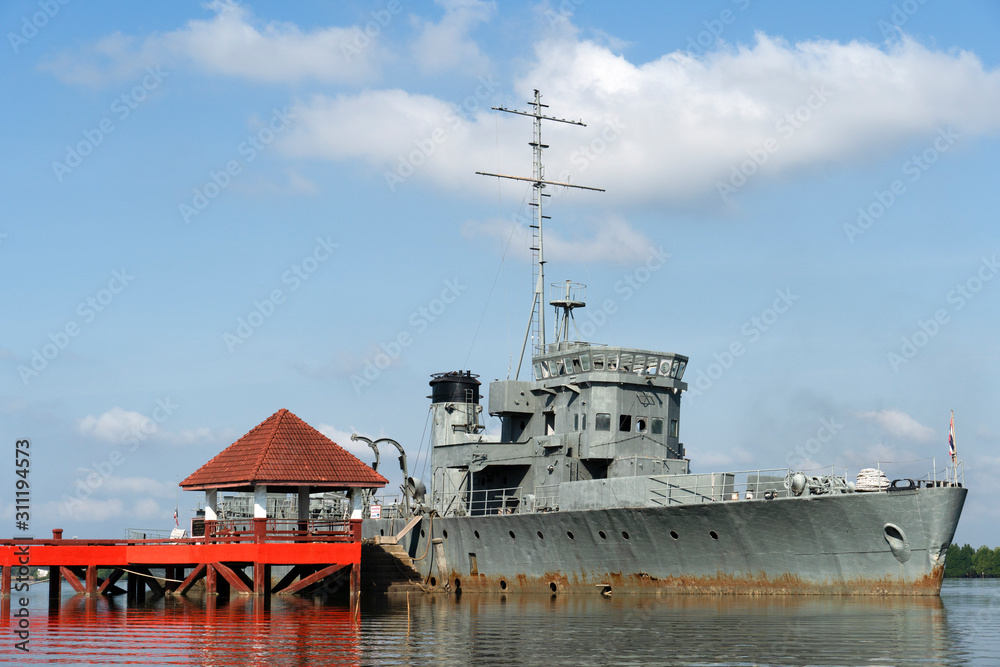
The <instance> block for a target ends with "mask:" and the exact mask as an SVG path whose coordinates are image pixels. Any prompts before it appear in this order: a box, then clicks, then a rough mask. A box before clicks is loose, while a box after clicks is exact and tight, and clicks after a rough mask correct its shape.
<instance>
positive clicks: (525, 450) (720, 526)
mask: <svg viewBox="0 0 1000 667" xmlns="http://www.w3.org/2000/svg"><path fill="white" fill-rule="evenodd" d="M545 106H546V105H543V104H541V98H540V95H539V93H538V91H535V98H534V101H533V104H532V110H531V111H516V110H511V109H506V108H503V107H498V108H497V109H498V110H499V111H505V112H511V113H517V114H521V115H524V116H530V117H532V118H533V119H534V136H533V140H532V142H531V143H530V145H531V146H532V148H533V152H534V166H533V171H534V173H533V175H532V177H531V178H519V177H516V176H504V175H501V174H484V175H486V176H496V177H501V178H513V179H516V180H522V181H527V182H529V183H531V184H532V186H533V200H532V206H533V207H534V216H533V224H532V230H533V232H534V236H533V240H534V241H535V242H534V243H533V244H532V250H533V251H534V261H533V264H532V266H533V272H534V278H535V282H534V284H535V291H534V295H533V303H532V309H531V316H530V318H529V323H528V327H527V331H526V333H525V339H524V340H525V343H524V346H522V350H521V358H522V360H523V359H524V354H525V348H526V347H527V346H528V342H529V339H530V340H531V343H532V348H533V354H532V355H531V363H530V370H531V374H532V379H530V380H521V379H519V377H520V371H521V365H522V364H521V362H519V363H518V367H517V372H516V374H515V375H514V377H513V379H509V378H508V379H505V380H498V381H495V382H492V383H490V385H489V393H488V397H487V409H488V412H489V414H490V415H493V416H494V417H497V418H498V419H499V422H500V432H499V434H487V433H486V428H485V426H484V418H483V414H482V413H483V405H482V398H483V397H482V395H481V387H482V385H481V383H480V381H479V379H478V376H477V375H475V374H474V373H472V372H471V371H468V370H461V371H453V372H446V373H437V374H434V375H433V376H432V378H431V380H430V387H431V395H430V397H429V398H430V401H431V406H430V411H431V415H430V420H431V424H432V426H431V429H430V441H429V445H430V450H431V454H430V471H431V478H430V480H429V489H428V488H427V486H426V485H425V484H424V483H423V482H422V481H420V480H418V479H415V478H413V477H410V476H408V475H406V470H405V468H406V466H405V453H403V450H402V448H401V447H400V453H401V459H400V460H401V462H402V463H403V468H404V477H405V483H404V484H403V485H402V487H401V492H402V494H401V496H397V497H395V498H389V499H386V498H381V499H379V498H365V499H364V501H363V505H364V510H363V512H364V516H365V520H364V522H363V536H364V537H365V538H366V539H367V541H368V542H369V544H371V545H374V546H377V547H382V548H385V549H392V550H393V551H394V552H395V553H396V554H397V557H398V559H399V560H400V561H405V563H403V562H401V563H400V567H399V570H400V572H403V571H404V570H408V569H409V568H411V567H412V568H413V570H412V572H413V574H412V577H411V578H413V579H416V578H417V576H419V579H420V581H421V584H422V586H424V587H425V588H430V589H437V590H450V591H469V592H495V593H505V592H506V593H509V592H542V593H548V594H551V593H564V592H592V593H603V594H611V593H616V592H625V593H629V592H647V591H656V592H665V591H673V592H690V593H711V594H718V593H745V594H835V595H839V594H844V595H937V594H938V593H939V592H940V587H941V580H942V577H943V574H944V559H945V553H946V551H947V549H948V546H949V545H950V544H951V541H952V538H953V536H954V534H955V529H956V526H957V524H958V520H959V516H960V514H961V511H962V507H963V504H964V502H965V498H966V494H967V489H966V488H965V486H964V478H963V477H962V476H960V472H959V464H958V462H956V461H955V460H954V459H953V460H952V467H951V468H949V469H948V470H947V471H942V473H941V474H940V477H939V476H938V472H937V471H934V472H931V473H929V474H928V475H926V476H925V477H923V478H921V479H900V480H892V481H890V480H889V479H888V477H887V476H886V475H885V474H884V473H883V472H882V471H881V470H878V469H866V470H863V471H861V473H860V474H859V476H858V477H857V478H848V476H847V474H846V471H845V474H844V475H837V474H832V471H831V474H823V475H817V474H814V473H813V472H805V471H797V470H792V469H787V468H783V469H773V470H752V471H738V472H710V473H704V472H692V469H691V465H690V460H689V459H688V458H687V453H688V452H687V451H686V448H685V446H684V444H682V443H681V440H680V424H681V417H680V412H681V396H682V394H683V392H684V391H685V390H686V389H687V384H686V383H685V382H684V372H685V369H686V368H687V366H688V358H687V357H686V356H683V355H680V354H675V353H672V352H661V351H655V350H645V349H635V348H627V347H609V346H605V345H599V344H596V343H591V342H584V341H580V340H574V339H573V331H574V327H573V326H572V325H573V323H574V319H573V311H574V310H576V309H579V308H583V307H584V306H585V299H584V297H583V286H582V285H577V284H574V283H570V282H566V283H562V284H559V285H557V286H555V287H556V288H557V290H558V292H557V294H556V298H554V299H553V300H552V301H550V302H549V303H550V305H551V306H552V307H554V308H555V327H554V340H553V341H551V342H548V341H547V340H546V333H545V316H544V311H545V309H544V307H543V306H544V303H545V259H544V246H543V234H542V231H543V223H544V221H545V220H547V219H548V217H547V216H544V215H543V214H542V208H543V203H544V200H545V198H546V197H547V195H546V193H545V192H544V190H545V188H546V187H581V186H578V185H571V184H569V183H559V182H555V181H548V180H546V179H545V172H544V166H543V162H542V151H543V149H544V148H546V147H547V146H545V144H543V142H542V133H541V130H542V121H543V120H544V121H556V122H562V123H573V124H577V125H582V122H579V121H567V120H564V119H559V118H554V117H550V116H547V115H545V112H544V109H545ZM480 173H481V172H480ZM587 189H591V190H596V189H597V188H587ZM385 440H388V439H385ZM391 442H393V444H396V443H395V441H391ZM369 444H372V443H371V441H369ZM397 446H398V445H397ZM376 454H377V448H376ZM376 465H377V460H376ZM417 573H418V574H417Z"/></svg>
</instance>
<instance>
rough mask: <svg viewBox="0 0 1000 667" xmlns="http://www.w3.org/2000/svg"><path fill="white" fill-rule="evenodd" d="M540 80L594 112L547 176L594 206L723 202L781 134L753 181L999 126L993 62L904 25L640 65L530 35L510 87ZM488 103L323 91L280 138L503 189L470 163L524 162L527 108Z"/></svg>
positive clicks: (420, 175) (553, 128) (764, 40)
mask: <svg viewBox="0 0 1000 667" xmlns="http://www.w3.org/2000/svg"><path fill="white" fill-rule="evenodd" d="M533 88H539V89H541V90H542V92H543V93H544V94H545V98H544V101H545V102H546V103H548V104H550V105H552V106H551V108H550V109H549V110H548V111H549V113H551V114H552V115H554V116H558V117H571V118H583V119H584V120H585V122H587V123H588V127H586V128H580V127H577V126H572V125H565V124H560V123H549V124H548V125H546V130H545V131H546V135H545V138H546V143H548V144H550V145H551V148H550V149H549V150H548V151H547V152H546V164H547V175H548V176H549V178H551V179H554V180H566V179H570V180H571V181H572V182H574V183H580V184H586V185H592V186H597V187H604V188H606V189H607V194H606V195H602V194H596V193H593V197H595V198H596V199H595V201H597V202H600V204H599V205H620V204H623V203H631V204H636V203H640V204H641V203H649V202H654V203H664V202H667V203H677V202H682V203H691V202H712V203H714V204H719V203H720V202H721V200H720V195H719V190H718V184H719V183H720V182H724V181H726V180H727V179H729V178H730V176H731V174H732V170H733V169H735V168H738V167H739V166H740V165H741V164H742V163H743V162H745V161H746V160H748V159H750V157H749V152H753V151H758V152H759V151H760V150H764V147H765V146H769V147H773V146H776V147H777V148H776V149H773V150H772V151H771V152H770V153H767V151H765V153H766V154H767V157H766V161H765V162H764V164H763V166H762V167H760V168H759V169H758V170H757V172H756V173H754V174H753V175H752V176H751V178H750V185H749V187H757V186H758V185H760V184H762V183H766V182H767V181H768V180H770V179H774V178H777V177H783V176H785V175H786V174H800V173H803V172H805V171H807V170H808V169H809V168H813V167H816V168H818V167H823V166H826V165H828V164H830V163H832V162H836V163H860V162H865V161H869V160H872V159H877V158H884V157H885V156H887V155H890V154H891V153H892V152H894V151H897V150H899V149H900V148H901V147H902V146H904V145H907V144H908V143H911V142H926V145H927V146H930V145H932V144H933V142H934V140H935V138H936V137H937V135H938V132H939V131H947V130H948V128H951V129H952V131H953V132H954V133H957V136H958V138H957V142H958V143H959V144H961V143H962V142H965V141H968V140H969V139H970V138H971V137H973V136H974V135H977V134H982V133H990V132H995V131H996V130H997V129H998V128H1000V115H997V114H996V113H994V110H995V109H997V108H1000V72H997V71H988V70H986V69H984V67H983V65H982V63H981V62H980V61H979V60H978V59H977V58H976V57H975V56H974V55H972V54H970V53H967V52H950V53H945V52H942V51H936V50H931V49H928V48H926V47H924V46H923V45H921V44H919V43H917V42H916V41H914V40H912V39H910V38H907V37H904V38H902V39H901V40H900V41H899V42H897V43H895V44H890V45H886V46H884V47H881V48H880V47H878V46H875V45H872V44H865V43H861V42H856V41H853V42H849V43H839V42H834V41H827V40H814V41H805V42H799V43H796V44H787V43H785V42H783V41H781V40H779V39H776V38H772V37H769V36H767V35H764V34H758V35H757V36H756V41H755V43H754V44H753V45H751V46H745V47H740V48H731V49H726V50H722V51H718V52H713V53H708V54H706V55H704V56H702V57H697V56H694V55H691V54H687V53H682V52H674V53H669V54H666V55H664V56H662V57H660V58H659V59H657V60H654V61H652V62H648V63H643V64H636V63H632V62H629V61H628V60H626V59H625V58H624V57H622V56H620V55H617V54H615V53H613V52H612V51H610V50H609V49H608V48H607V47H605V46H602V45H600V44H598V43H596V42H593V41H586V40H580V39H577V38H576V37H571V38H570V37H558V38H552V39H548V40H545V41H542V42H540V43H538V44H537V46H536V58H535V62H534V64H533V65H532V66H530V67H529V68H528V69H527V71H526V72H525V73H524V75H523V76H521V77H520V78H519V80H518V83H517V84H516V86H515V92H516V93H517V95H516V99H519V100H523V99H528V98H529V97H530V95H531V90H532V89H533ZM469 92H470V93H472V92H474V90H470V91H469ZM493 94H494V95H495V93H493ZM489 102H490V100H486V99H481V100H480V99H477V104H476V105H474V108H473V112H472V113H471V114H468V115H465V116H463V114H462V113H461V107H460V105H458V104H452V103H449V102H446V101H444V100H441V99H437V98H434V97H430V96H427V95H420V94H414V93H409V92H406V91H403V90H382V91H373V90H368V91H364V92H361V93H358V94H355V95H342V96H338V97H335V98H330V97H325V96H321V95H317V96H315V97H313V98H312V99H311V100H310V101H309V102H308V103H304V104H300V105H299V106H298V107H297V108H296V113H297V114H298V116H297V118H298V119H299V123H298V124H297V126H296V128H295V129H294V131H292V132H290V133H288V134H287V135H286V136H285V137H283V138H282V139H281V141H282V144H283V148H284V149H285V150H286V151H287V152H288V153H289V154H291V155H295V156H310V157H321V158H328V159H332V160H354V159H360V160H364V161H366V162H368V163H370V164H372V165H374V166H375V167H376V168H378V169H382V170H385V171H384V175H388V174H391V173H392V172H396V173H401V170H402V171H412V172H413V175H412V180H430V181H433V182H434V183H436V184H437V185H439V186H441V187H447V188H454V189H460V190H466V191H467V190H470V189H478V190H479V191H481V192H483V193H484V194H485V193H487V192H490V193H495V192H496V185H495V184H494V182H493V181H492V180H490V179H485V178H483V177H480V176H475V175H474V172H475V171H477V170H479V171H484V170H485V171H493V170H494V168H497V169H499V170H500V171H501V172H502V173H514V174H521V175H527V173H528V172H529V171H530V165H529V163H528V159H529V157H528V154H527V151H526V149H525V148H524V142H525V138H526V137H527V136H530V131H531V130H530V124H529V121H528V120H527V119H524V118H522V117H511V116H509V115H508V114H499V117H498V118H494V115H493V112H489V111H488V108H489V106H490V104H489ZM810 104H811V105H812V107H813V108H810V106H809V105H810ZM517 106H521V105H517ZM796 114H798V116H797V117H796ZM498 133H499V136H498ZM435 137H436V138H435ZM771 141H773V142H774V143H773V144H772V143H770V142H771ZM953 141H956V140H953ZM956 150H957V148H956ZM498 151H499V155H498ZM901 167H902V163H901ZM387 180H388V179H387ZM404 180H406V181H407V182H409V180H411V177H410V176H406V178H405V179H404ZM511 187H513V186H511ZM522 189H523V188H522ZM588 194H591V193H588ZM587 201H588V202H589V201H590V200H589V199H588V200H587Z"/></svg>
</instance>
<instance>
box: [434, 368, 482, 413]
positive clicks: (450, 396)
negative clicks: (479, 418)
mask: <svg viewBox="0 0 1000 667" xmlns="http://www.w3.org/2000/svg"><path fill="white" fill-rule="evenodd" d="M478 377H479V376H478V375H475V374H474V373H472V372H471V371H451V372H450V373H435V374H434V375H432V376H431V382H430V384H431V395H430V396H429V397H428V398H430V399H431V403H475V404H477V405H478V404H479V387H480V385H481V384H482V383H481V382H479V380H478V379H477V378H478Z"/></svg>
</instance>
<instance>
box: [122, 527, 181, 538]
mask: <svg viewBox="0 0 1000 667" xmlns="http://www.w3.org/2000/svg"><path fill="white" fill-rule="evenodd" d="M172 532H173V531H170V530H162V529H159V528H126V529H125V539H126V540H166V539H169V538H170V533H172Z"/></svg>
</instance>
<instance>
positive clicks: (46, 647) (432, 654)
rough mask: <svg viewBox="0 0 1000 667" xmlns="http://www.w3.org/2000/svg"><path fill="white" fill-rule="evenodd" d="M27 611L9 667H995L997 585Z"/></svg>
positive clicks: (35, 599) (249, 600) (179, 601)
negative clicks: (892, 592)
mask: <svg viewBox="0 0 1000 667" xmlns="http://www.w3.org/2000/svg"><path fill="white" fill-rule="evenodd" d="M31 609H32V616H31V623H32V624H31V635H32V640H31V646H32V652H31V653H30V654H29V655H24V654H18V655H12V652H11V651H9V650H8V647H5V649H4V651H0V663H3V662H6V663H16V664H51V663H61V664H69V665H72V664H143V665H152V664H175V665H192V664H197V665H328V664H337V665H345V664H348V665H349V664H379V665H392V664H429V663H433V664H437V665H467V664H548V665H583V664H676V665H760V664H767V665H772V664H773V665H803V664H816V665H860V664H865V665H871V664H891V665H957V664H963V665H964V664H970V663H972V664H977V663H978V664H997V663H1000V659H997V654H998V652H1000V648H998V647H1000V630H998V628H1000V583H992V582H984V583H974V582H973V583H968V584H965V583H963V584H961V585H960V586H959V585H954V586H950V585H948V584H946V587H945V590H944V592H943V594H942V597H941V598H937V597H930V598H847V597H841V598H837V597H749V596H725V597H705V596H669V597H659V598H655V597H636V596H626V595H617V596H611V597H607V598H605V597H601V596H598V595H560V596H553V597H551V598H549V597H543V596H513V595H512V596H505V597H503V596H494V595H469V594H467V595H465V596H462V597H458V598H456V597H454V596H452V597H443V596H423V595H411V596H410V598H409V600H407V599H406V598H405V597H403V598H399V599H396V600H393V601H392V602H385V601H383V602H381V603H376V602H373V601H365V602H363V603H362V606H361V608H360V610H359V611H360V613H356V612H355V611H353V610H351V609H349V608H346V607H341V606H331V605H324V604H317V603H314V602H313V601H312V600H309V599H302V598H296V597H291V598H282V597H275V598H271V599H267V598H254V597H240V596H233V597H232V598H231V599H229V600H225V599H219V598H216V597H204V598H199V597H177V598H175V597H169V598H165V599H163V598H161V599H158V600H156V601H153V602H150V603H148V604H146V605H142V606H133V607H126V606H125V605H124V604H123V601H122V600H121V598H119V601H118V602H116V601H115V600H114V599H111V598H103V597H102V598H86V597H84V596H74V597H69V596H67V597H65V598H64V602H63V603H62V605H61V606H60V607H59V609H58V610H57V611H54V612H51V613H50V612H49V611H48V605H47V596H46V595H45V594H44V591H42V592H41V595H37V594H33V595H32V608H31ZM8 613H9V612H8ZM984 619H985V620H984ZM11 620H12V619H11V618H10V617H9V616H8V617H6V618H5V619H4V622H3V626H4V627H8V628H9V627H11V625H10V622H11ZM12 643H13V642H11V644H12ZM8 646H9V645H8Z"/></svg>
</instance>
